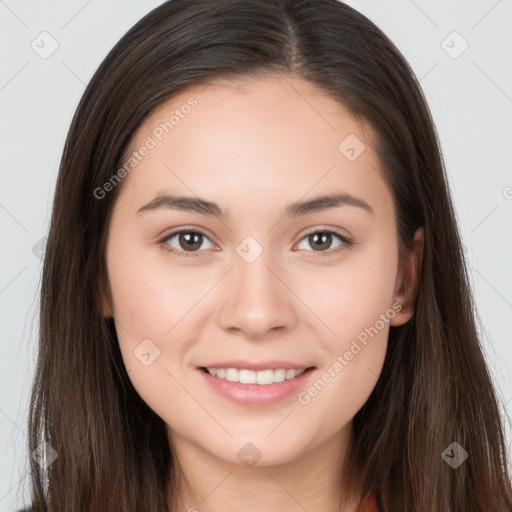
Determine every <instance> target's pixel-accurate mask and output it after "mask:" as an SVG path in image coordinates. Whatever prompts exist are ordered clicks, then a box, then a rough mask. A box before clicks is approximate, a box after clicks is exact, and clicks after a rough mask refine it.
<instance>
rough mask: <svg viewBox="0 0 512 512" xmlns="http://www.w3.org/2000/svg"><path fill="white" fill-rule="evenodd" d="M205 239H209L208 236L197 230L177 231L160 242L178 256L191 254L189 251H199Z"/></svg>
mask: <svg viewBox="0 0 512 512" xmlns="http://www.w3.org/2000/svg"><path fill="white" fill-rule="evenodd" d="M174 239H175V240H174ZM205 240H208V241H209V239H208V237H207V236H206V235H203V233H200V232H198V231H177V232H174V233H171V234H170V235H168V236H166V237H165V238H164V239H163V240H161V243H162V244H163V245H164V247H165V248H166V249H167V250H169V251H171V252H175V253H177V254H179V255H180V256H192V254H191V253H195V252H201V251H200V249H201V247H202V246H203V244H204V242H205ZM172 242H174V243H172ZM210 243H211V242H210ZM187 253H189V254H187ZM194 256H195V254H194Z"/></svg>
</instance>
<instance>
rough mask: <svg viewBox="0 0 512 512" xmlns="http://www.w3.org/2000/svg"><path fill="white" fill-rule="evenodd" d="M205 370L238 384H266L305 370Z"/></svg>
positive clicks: (285, 378)
mask: <svg viewBox="0 0 512 512" xmlns="http://www.w3.org/2000/svg"><path fill="white" fill-rule="evenodd" d="M206 370H207V372H208V373H209V374H210V375H213V376H214V377H218V378H219V379H224V380H228V381H230V382H239V383H240V384H261V385H262V386H267V385H269V384H274V383H275V382H283V381H284V380H290V379H294V378H295V377H298V376H299V375H302V374H303V373H304V371H305V370H285V369H282V368H280V369H279V370H259V371H254V370H239V369H237V368H211V369H210V368H206Z"/></svg>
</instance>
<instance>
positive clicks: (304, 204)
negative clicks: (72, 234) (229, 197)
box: [137, 193, 374, 219]
mask: <svg viewBox="0 0 512 512" xmlns="http://www.w3.org/2000/svg"><path fill="white" fill-rule="evenodd" d="M345 205H346V206H353V207H357V208H361V209H362V210H364V211H366V212H368V213H370V214H372V215H373V214H374V211H373V209H372V208H371V206H370V205H369V204H368V203H367V202H366V201H363V200H362V199H360V198H358V197H355V196H352V195H350V194H347V193H341V194H323V195H320V196H317V197H315V198H313V199H310V200H308V201H297V202H294V203H291V204H289V205H288V206H286V208H285V210H284V212H283V217H284V216H286V215H290V216H292V217H299V216H302V215H308V214H311V213H316V212H321V211H324V210H328V209H330V208H336V207H339V206H345ZM161 209H171V210H182V211H189V212H195V213H199V214H201V215H208V216H213V217H217V218H219V219H227V218H228V217H229V214H228V212H227V211H226V210H224V209H223V208H221V207H220V206H219V205H218V204H217V203H214V202H212V201H207V200H205V199H201V198H199V197H188V196H178V195H172V194H159V195H157V196H156V197H155V198H154V199H152V200H151V201H150V202H149V203H147V204H145V205H144V206H141V207H140V208H139V209H138V210H137V213H144V212H148V211H154V210H161Z"/></svg>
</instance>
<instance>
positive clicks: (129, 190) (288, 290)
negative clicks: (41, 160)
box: [29, 0, 512, 512]
mask: <svg viewBox="0 0 512 512" xmlns="http://www.w3.org/2000/svg"><path fill="white" fill-rule="evenodd" d="M29 430H30V449H31V451H34V450H38V451H37V452H36V453H37V454H39V456H36V457H33V458H32V459H31V471H32V486H33V493H32V494H33V498H32V504H31V507H30V509H29V510H31V511H46V510H52V511H60V510H62V511H64V510H65V511H66V512H74V511H77V512H78V511H80V512H83V511H85V510H90V511H96V512H99V511H103V510H105V511H106V510H123V511H131V510H133V511H142V510H147V511H164V510H170V511H172V512H175V511H178V510H189V511H193V510H200V511H217V510H238V509H242V508H243V510H245V511H251V510H269V511H270V510H278V509H279V510H290V511H291V510H315V511H318V512H324V511H325V512H327V511H334V510H337V511H343V512H356V511H357V512H361V511H367V512H369V511H372V512H373V511H377V510H380V511H390V512H391V511H393V512H394V511H404V510H407V511H421V512H424V511H426V510H428V511H439V512H441V511H443V512H444V511H446V510H450V511H456V512H470V511H475V512H476V511H480V512H483V511H489V510H493V511H496V512H498V511H510V510H512V491H511V484H510V478H509V475H508V469H507V453H506V447H505V442H504V434H503V427H502V425H501V418H500V414H499V408H498V403H497V398H496V392H495V390H494V388H493V385H492V382H491V379H490V376H489V372H488V370H487V368H486V365H485V361H484V357H483V354H482V349H481V346H480V342H479V339H478V336H477V331H476V328H475V319H474V305H473V299H472V296H471V292H470V288H469V285H468V280H467V274H466V267H465V262H464V258H463V252H462V248H461V242H460V236H459V233H458V229H457V225H456V222H455V216H454V212H453V206H452V202H451V199H450V195H449V190H448V186H447V182H446V177H445V173H444V167H443V162H442V158H441V152H440V149H439V145H438V142H437V136H436V132H435V128H434V126H433V123H432V119H431V115H430V112H429V110H428V107H427V105H426V102H425V99H424V96H423V94H422V92H421V89H420V87H419V85H418V82H417V81H416V79H415V77H414V75H413V73H412V71H411V70H410V68H409V66H408V64H407V63H406V61H405V59H404V58H403V56H402V55H401V54H400V53H399V52H398V50H397V49H396V48H395V47H394V45H393V44H392V43H391V42H390V41H389V39H388V38H387V37H386V36H385V35H384V34H383V33H382V32H381V31H380V30H379V29H378V28H377V27H376V26H375V25H374V24H373V23H371V22H370V21H369V20H368V19H366V18H365V17H364V16H362V15H361V14H359V13H357V12H356V11H355V10H353V9H351V8H350V7H348V6H346V5H344V4H342V3H340V2H337V1H335V0H316V1H313V0H306V1H291V0H283V1H279V2H274V1H264V0H249V1H243V2H242V1H233V0H215V1H211V0H210V1H207V0H187V1H185V0H172V1H169V2H167V3H165V4H163V5H161V6H160V7H158V8H156V9H155V10H153V11H152V12H151V13H149V14H148V15H147V16H145V17H144V18H143V19H142V20H141V21H139V22H138V23H137V24H136V25H135V26H134V27H133V28H132V29H131V30H130V31H129V32H128V33H127V34H126V35H125V36H124V37H123V38H122V39H121V40H120V41H119V43H118V44H117V45H116V46H115V47H114V49H113V50H112V51H111V52H110V53H109V55H108V56H107V57H106V59H105V60H104V62H103V63H102V64H101V66H100V68H99V69H98V71H97V72H96V74H95V75H94V77H93V79H92V80H91V82H90V84H89V85H88V87H87V89H86V91H85V93H84V96H83V98H82V100H81V102H80V105H79V107H78V109H77V112H76V115H75V117H74V119H73V122H72V126H71V129H70V132H69V135H68V139H67V142H66V146H65V149H64V154H63V158H62V163H61V167H60V171H59V178H58V183H57V188H56V194H55V201H54V208H53V215H52V221H51V227H50V233H49V236H48V241H47V248H46V255H45V261H44V269H43V283H42V291H41V336H40V345H39V356H38V363H37V373H36V377H35V381H34V384H33V390H32V402H31V410H30V422H29ZM42 443H46V444H42Z"/></svg>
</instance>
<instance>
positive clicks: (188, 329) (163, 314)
mask: <svg viewBox="0 0 512 512" xmlns="http://www.w3.org/2000/svg"><path fill="white" fill-rule="evenodd" d="M187 105H188V106H187ZM172 116H173V117H172ZM166 123H167V124H166ZM143 147H146V150H144V149H142V148H143ZM133 151H137V155H136V156H133V155H132V153H133ZM129 153H130V155H132V161H131V163H130V162H128V165H127V167H125V169H129V170H128V171H127V172H126V173H125V174H126V175H125V176H124V177H123V174H124V173H122V172H121V174H120V177H122V183H120V184H115V185H112V186H121V187H122V188H121V190H120V194H119V196H118V198H117V200H116V203H115V205H114V211H113V216H112V219H111V223H110V225H109V234H108V243H107V269H108V279H109V285H110V290H111V298H112V302H111V304H110V305H109V306H108V307H107V308H106V310H105V315H106V316H110V315H112V316H114V318H115V320H116V328H117V334H118V338H119V344H120V348H121V352H122V357H123V360H124V364H125V365H126V368H127V370H128V372H129V377H130V379H131V381H132V383H133V385H134V387H135V388H136V390H137V392H138V393H139V394H140V396H141V397H142V399H143V400H144V401H145V402H146V403H147V404H148V405H149V407H151V408H152V409H153V410H154V411H155V412H156V414H158V415H159V416H160V417H161V418H162V419H163V420H164V421H165V422H166V424H167V426H168V432H169V439H170V442H171V444H173V443H174V444H176V445H178V444H179V443H187V444H188V445H189V446H193V447H195V449H198V450H200V451H201V452H203V453H205V454H209V455H210V456H212V457H216V458H218V459H222V460H223V461H225V462H230V463H236V464H242V463H246V462H244V461H247V460H248V459H247V457H251V456H252V457H253V458H254V457H256V458H258V457H261V458H260V460H259V462H258V463H259V464H268V465H273V464H280V463H285V462H288V461H292V460H295V459H298V458H299V457H301V456H302V455H304V454H306V453H307V452H308V451H310V450H313V449H315V448H317V447H319V446H320V445H322V443H326V442H327V441H328V440H332V439H336V438H341V437H343V436H344V435H345V436H346V434H347V432H349V431H350V428H351V421H352V418H353V416H354V415H355V414H356V412H357V411H358V410H359V409H360V408H361V407H362V405H363V404H364V403H365V401H366V400H367V398H368V396H369V395H370V393H371V391H372V389H373V388H374V386H375V384H376V381H377V379H378V376H379V374H380V371H381V368H382V365H383V362H384V357H385V354H386V343H387V336H388V331H389V326H390V325H398V324H401V323H404V322H405V321H407V320H408V319H409V318H410V314H409V315H407V314H406V313H399V312H397V310H398V306H397V300H398V301H400V299H401V298H402V297H401V296H400V294H401V293H402V292H401V291H402V288H403V282H402V273H401V271H400V269H399V267H398V249H397V231H396V219H395V217H394V209H393V201H392V197H391V193H390V191H389V189H388V188H387V185H386V183H385V181H384V179H383V178H382V174H381V170H380V165H379V161H378V159H377V157H376V154H375V152H374V150H373V149H372V131H371V129H370V128H369V127H368V126H364V125H362V124H360V122H358V121H357V120H356V119H355V118H354V117H352V116H351V115H350V114H349V112H348V111H347V110H346V109H345V108H344V107H343V105H341V104H340V103H339V102H337V101H336V100H334V99H333V98H331V97H329V96H327V95H325V93H323V92H322V91H321V90H319V89H317V88H316V87H315V86H314V85H312V84H310V83H308V82H305V81H302V80H300V79H295V78H292V77H286V78H284V77H274V78H270V77H269V78H268V79H258V80H255V79H252V80H251V81H245V82H242V81H237V82H230V83H227V82H217V83H212V84H210V85H209V86H208V87H207V88H201V89H200V88H197V89H189V90H188V91H186V92H183V93H181V94H180V95H179V96H176V97H174V98H173V99H172V100H169V101H168V102H167V103H165V104H163V105H161V106H160V107H159V108H158V109H157V110H156V111H154V112H153V113H152V114H151V116H150V117H148V118H147V119H146V120H145V122H144V123H143V125H142V126H141V127H140V129H139V130H138V132H137V133H136V135H135V137H134V139H133V140H132V142H131V145H130V151H129ZM118 176H119V175H118ZM107 188H108V187H107ZM107 193H108V192H107ZM324 196H332V197H334V196H336V197H337V198H335V199H333V198H331V200H326V199H325V197H324ZM178 197H181V198H182V199H177V198H178ZM322 197H324V199H322ZM173 198H174V199H173ZM212 203H214V204H212ZM406 315H407V316H406ZM204 368H210V369H213V370H215V369H216V370H217V376H213V375H209V374H207V373H206V371H205V370H204ZM225 368H231V369H230V370H227V371H225V370H224V369H225ZM233 368H234V369H233ZM293 369H297V370H305V371H304V372H303V373H302V374H301V372H300V371H299V372H298V375H297V376H295V377H294V375H296V372H294V371H293ZM237 370H243V371H237ZM256 370H260V371H258V372H256ZM285 370H291V371H285ZM212 373H216V372H215V371H212ZM238 379H241V380H242V381H243V382H242V383H239V382H235V381H236V380H238ZM283 379H284V380H283ZM254 381H256V382H255V383H252V384H251V382H254ZM274 381H277V382H274ZM271 382H274V383H273V384H272V383H271ZM247 443H252V444H247ZM176 449H178V450H179V447H178V446H176ZM246 465H247V464H246Z"/></svg>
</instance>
